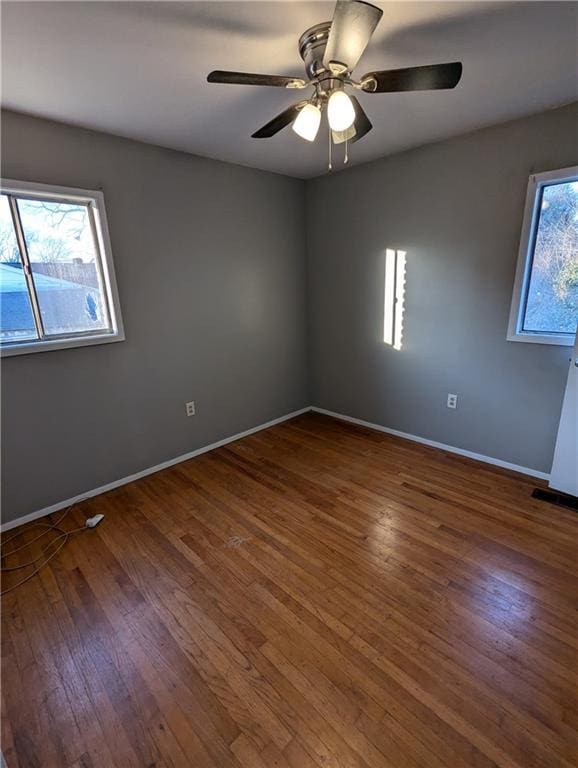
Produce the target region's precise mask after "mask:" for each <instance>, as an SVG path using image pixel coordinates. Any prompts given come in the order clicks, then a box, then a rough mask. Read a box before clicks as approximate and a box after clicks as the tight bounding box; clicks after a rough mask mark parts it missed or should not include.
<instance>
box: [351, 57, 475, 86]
mask: <svg viewBox="0 0 578 768" xmlns="http://www.w3.org/2000/svg"><path fill="white" fill-rule="evenodd" d="M461 76H462V63H461V61H454V62H452V63H451V64H429V65H427V66H425V67H407V69H387V70H384V71H383V72H368V73H367V74H366V75H364V76H363V77H362V78H361V87H362V88H363V90H364V91H366V92H367V93H393V92H395V91H433V90H440V89H443V88H455V87H456V85H457V84H458V83H459V81H460V78H461Z"/></svg>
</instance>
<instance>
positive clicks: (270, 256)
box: [2, 113, 309, 521]
mask: <svg viewBox="0 0 578 768" xmlns="http://www.w3.org/2000/svg"><path fill="white" fill-rule="evenodd" d="M2 129H3V131H2V174H3V175H4V176H5V177H8V178H14V179H19V180H25V181H26V180H29V181H38V182H46V183H52V184H63V185H68V186H76V187H84V188H88V189H96V188H101V187H102V189H103V190H104V194H105V200H106V206H107V213H108V221H109V227H110V234H111V240H112V247H113V255H114V260H115V267H116V275H117V279H118V284H119V292H120V300H121V306H122V313H123V319H124V324H125V331H126V341H124V342H119V343H116V344H106V345H102V346H96V347H85V348H81V349H72V350H62V351H57V352H56V351H54V352H48V353H41V354H32V355H26V356H21V357H12V358H5V359H4V360H3V361H2V384H3V391H2V406H3V407H2V454H3V461H2V470H3V483H2V488H3V510H2V511H3V519H4V520H5V521H8V520H12V519H14V518H16V517H19V516H22V515H25V514H27V513H30V512H33V511H35V510H37V509H40V508H42V507H44V506H46V505H49V504H52V503H55V502H58V501H61V500H63V499H66V498H69V497H71V496H73V495H75V494H79V493H82V492H83V491H85V490H88V489H91V488H94V487H97V486H100V485H102V484H104V483H108V482H111V481H113V480H116V479H119V478H121V477H123V476H126V475H128V474H131V473H134V472H137V471H138V470H141V469H144V468H146V467H150V466H153V465H155V464H157V463H159V462H162V461H164V460H167V459H170V458H173V457H175V456H178V455H180V454H183V453H186V452H188V451H191V450H194V449H195V448H197V447H200V446H203V445H206V444H208V443H211V442H213V441H216V440H218V439H220V438H223V437H226V436H229V435H232V434H234V433H236V432H239V431H241V430H244V429H247V428H249V427H252V426H255V425H258V424H260V423H263V422H265V421H268V420H269V419H274V418H276V417H278V416H282V415H284V414H286V413H289V412H291V411H293V410H295V409H298V408H302V407H303V406H306V405H308V404H309V402H308V400H309V398H308V394H307V371H306V359H305V357H306V356H305V335H304V334H305V317H306V307H305V239H304V238H305V222H304V213H305V212H304V200H305V195H304V183H303V182H301V181H297V180H293V179H288V178H284V177H282V176H277V175H274V174H269V173H264V172H261V171H254V170H249V169H246V168H241V167H238V166H233V165H227V164H225V163H219V162H215V161H212V160H205V159H201V158H198V157H193V156H190V155H186V154H182V153H179V152H173V151H169V150H163V149H159V148H155V147H151V146H147V145H145V144H140V143H138V142H131V141H127V140H124V139H119V138H115V137H112V136H107V135H105V134H100V133H94V132H91V131H85V130H80V129H76V128H71V127H66V126H63V125H59V124H56V123H51V122H48V121H43V120H37V119H34V118H30V117H26V116H24V115H18V114H14V113H3V115H2ZM187 400H195V402H196V406H197V416H195V417H194V418H187V417H186V416H185V408H184V403H185V401H187Z"/></svg>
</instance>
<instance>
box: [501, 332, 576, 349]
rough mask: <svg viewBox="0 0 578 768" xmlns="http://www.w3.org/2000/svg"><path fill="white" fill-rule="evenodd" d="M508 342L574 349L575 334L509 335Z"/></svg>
mask: <svg viewBox="0 0 578 768" xmlns="http://www.w3.org/2000/svg"><path fill="white" fill-rule="evenodd" d="M507 339H508V341H522V342H524V343H526V344H551V345H554V346H557V347H573V346H574V334H568V335H566V334H561V333H556V334H553V333H550V334H548V333H542V334H540V333H513V334H508V336H507Z"/></svg>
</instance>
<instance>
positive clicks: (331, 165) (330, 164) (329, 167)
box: [328, 124, 333, 171]
mask: <svg viewBox="0 0 578 768" xmlns="http://www.w3.org/2000/svg"><path fill="white" fill-rule="evenodd" d="M328 125H329V124H328ZM328 170H330V171H332V170H333V164H332V163H331V126H330V125H329V166H328Z"/></svg>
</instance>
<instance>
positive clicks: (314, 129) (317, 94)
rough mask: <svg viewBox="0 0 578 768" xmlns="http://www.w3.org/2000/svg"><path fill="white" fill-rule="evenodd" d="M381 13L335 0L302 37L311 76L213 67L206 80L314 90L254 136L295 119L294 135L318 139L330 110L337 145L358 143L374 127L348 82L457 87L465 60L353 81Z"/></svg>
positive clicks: (370, 89)
mask: <svg viewBox="0 0 578 768" xmlns="http://www.w3.org/2000/svg"><path fill="white" fill-rule="evenodd" d="M382 14H383V11H381V10H380V9H379V8H376V7H375V6H374V5H371V4H370V3H366V2H363V1H362V0H337V4H336V6H335V12H334V14H333V20H332V21H324V22H322V23H321V24H316V25H315V26H314V27H311V28H310V29H308V30H306V31H305V32H304V33H303V34H302V35H301V37H300V38H299V54H300V55H301V58H302V59H303V61H304V63H305V70H306V72H307V79H304V78H301V77H285V76H282V75H255V74H250V73H247V72H225V71H223V70H215V71H214V72H211V73H210V74H209V75H208V77H207V81H208V82H209V83H234V84H239V85H270V86H276V87H279V88H290V89H296V90H301V89H304V88H308V87H310V86H311V87H313V88H314V92H313V94H312V95H311V96H310V98H308V99H302V100H300V101H298V102H296V103H295V104H292V105H291V106H290V107H287V109H285V110H283V112H281V113H280V114H279V115H277V116H276V117H274V118H273V119H272V120H270V121H269V122H268V123H266V124H265V125H264V126H263V127H262V128H259V130H258V131H255V133H254V134H253V138H254V139H268V138H270V137H271V136H274V135H275V134H276V133H278V132H279V131H280V130H282V129H283V128H285V127H286V126H287V125H289V124H290V123H293V126H292V127H293V130H294V131H295V133H297V134H298V135H299V136H301V137H302V138H303V139H306V140H307V141H314V140H315V137H316V136H317V133H318V131H319V125H320V123H321V115H322V112H323V111H324V110H326V111H327V118H328V122H329V128H330V135H331V138H332V140H333V143H334V144H341V143H342V142H348V141H349V142H354V141H359V139H361V138H362V137H363V136H365V135H366V134H367V133H369V131H370V130H371V129H372V127H373V126H372V124H371V122H370V120H369V118H368V117H367V115H366V114H365V112H364V110H363V108H362V106H361V104H360V103H359V101H358V100H357V98H356V97H355V96H354V95H350V94H348V93H346V90H345V88H346V86H348V87H351V88H353V89H357V90H360V91H364V92H365V93H394V92H396V91H423V90H436V89H445V88H455V86H456V85H457V84H458V82H459V80H460V77H461V75H462V65H461V62H459V61H455V62H452V63H449V64H431V65H428V66H422V67H407V68H405V69H389V70H382V71H379V72H368V73H367V74H365V75H363V76H362V77H361V79H360V80H354V79H353V78H352V72H353V70H354V69H355V67H356V65H357V63H358V61H359V59H360V58H361V56H362V54H363V52H364V51H365V49H366V47H367V45H368V44H369V41H370V39H371V36H372V34H373V32H374V30H375V28H376V27H377V24H378V23H379V20H380V19H381V16H382ZM330 148H331V142H330ZM330 167H331V162H330Z"/></svg>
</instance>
